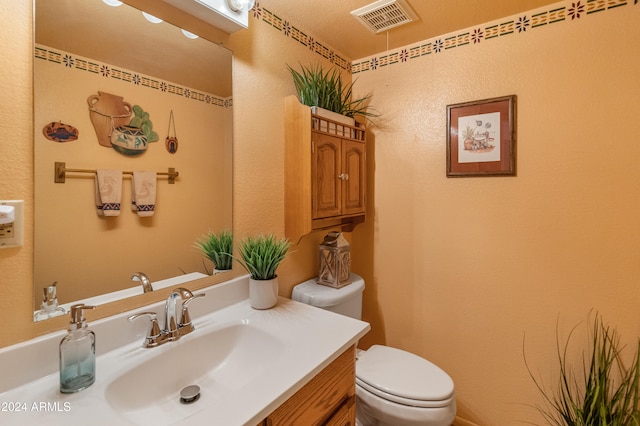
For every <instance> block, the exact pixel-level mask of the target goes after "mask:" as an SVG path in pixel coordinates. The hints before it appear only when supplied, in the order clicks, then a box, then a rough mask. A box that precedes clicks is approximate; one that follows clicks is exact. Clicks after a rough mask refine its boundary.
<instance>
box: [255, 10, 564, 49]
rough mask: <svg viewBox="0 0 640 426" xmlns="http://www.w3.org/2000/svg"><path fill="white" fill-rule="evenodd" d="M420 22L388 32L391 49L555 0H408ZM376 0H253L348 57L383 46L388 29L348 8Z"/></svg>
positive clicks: (382, 47) (383, 47)
mask: <svg viewBox="0 0 640 426" xmlns="http://www.w3.org/2000/svg"><path fill="white" fill-rule="evenodd" d="M406 1H407V3H408V4H409V5H410V6H411V8H412V9H413V10H414V11H415V12H416V13H417V15H418V17H419V20H418V21H415V22H411V23H409V24H405V25H403V26H401V27H397V28H394V29H391V30H389V33H388V36H389V40H388V42H389V46H388V48H389V49H395V48H398V47H401V46H405V45H408V44H412V43H415V42H419V41H422V40H426V39H429V38H432V37H436V36H440V35H444V34H447V33H450V32H453V31H457V30H460V29H464V28H468V27H472V26H474V25H478V24H482V23H485V22H490V21H493V20H495V19H500V18H503V17H506V16H511V15H514V14H518V13H520V12H524V11H528V10H532V9H536V8H539V7H542V6H546V5H549V4H552V3H557V0H406ZM373 2H374V0H257V4H258V6H259V7H263V8H265V9H268V10H269V11H270V12H272V13H274V14H276V15H278V16H279V17H280V18H282V19H283V20H287V21H290V22H291V23H292V25H295V26H297V27H299V28H301V29H303V30H304V31H307V32H308V33H309V34H310V35H312V36H313V37H315V38H316V39H318V40H321V41H322V42H323V43H325V44H327V45H329V46H331V47H332V48H334V49H335V50H337V51H339V52H341V53H342V54H344V55H345V56H347V57H348V58H350V59H352V60H356V59H360V58H364V57H366V56H371V55H375V54H377V53H380V52H384V51H385V50H387V33H380V34H374V33H372V32H371V31H369V30H368V29H367V28H366V27H365V26H364V25H363V24H361V23H360V22H358V21H357V20H356V19H355V18H354V17H353V16H351V13H350V12H351V11H352V10H356V9H359V8H361V7H363V6H366V5H368V4H371V3H373Z"/></svg>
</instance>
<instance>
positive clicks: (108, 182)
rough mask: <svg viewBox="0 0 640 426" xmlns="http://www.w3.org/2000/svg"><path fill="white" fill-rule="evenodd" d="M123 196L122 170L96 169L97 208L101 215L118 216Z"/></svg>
mask: <svg viewBox="0 0 640 426" xmlns="http://www.w3.org/2000/svg"><path fill="white" fill-rule="evenodd" d="M121 198H122V172H121V171H120V170H106V169H99V170H96V209H97V212H98V215H99V216H118V215H119V214H120V200H121Z"/></svg>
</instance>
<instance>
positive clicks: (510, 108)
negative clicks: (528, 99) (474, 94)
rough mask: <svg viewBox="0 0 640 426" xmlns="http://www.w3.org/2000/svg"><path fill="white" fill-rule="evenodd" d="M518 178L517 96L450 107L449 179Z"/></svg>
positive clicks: (448, 132)
mask: <svg viewBox="0 0 640 426" xmlns="http://www.w3.org/2000/svg"><path fill="white" fill-rule="evenodd" d="M515 175H516V95H509V96H502V97H497V98H491V99H483V100H479V101H471V102H464V103H459V104H453V105H447V177H466V176H515Z"/></svg>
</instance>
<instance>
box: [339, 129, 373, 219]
mask: <svg viewBox="0 0 640 426" xmlns="http://www.w3.org/2000/svg"><path fill="white" fill-rule="evenodd" d="M366 164H367V163H366V157H365V145H364V143H362V142H355V141H350V140H342V171H341V172H340V173H339V175H338V176H339V178H340V179H341V180H342V214H344V215H350V214H356V213H364V211H365V193H366V188H365V182H366V177H365V175H366Z"/></svg>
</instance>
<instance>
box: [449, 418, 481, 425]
mask: <svg viewBox="0 0 640 426" xmlns="http://www.w3.org/2000/svg"><path fill="white" fill-rule="evenodd" d="M451 426H478V425H477V424H475V423H472V422H470V421H469V420H465V419H463V418H461V417H458V416H456V418H455V419H454V420H453V425H451Z"/></svg>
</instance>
